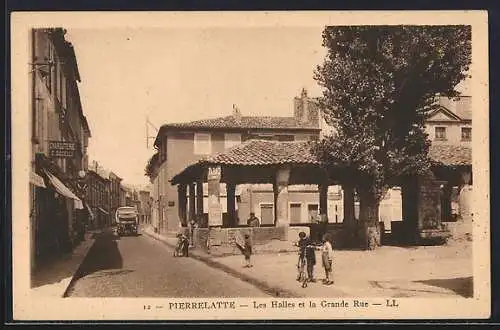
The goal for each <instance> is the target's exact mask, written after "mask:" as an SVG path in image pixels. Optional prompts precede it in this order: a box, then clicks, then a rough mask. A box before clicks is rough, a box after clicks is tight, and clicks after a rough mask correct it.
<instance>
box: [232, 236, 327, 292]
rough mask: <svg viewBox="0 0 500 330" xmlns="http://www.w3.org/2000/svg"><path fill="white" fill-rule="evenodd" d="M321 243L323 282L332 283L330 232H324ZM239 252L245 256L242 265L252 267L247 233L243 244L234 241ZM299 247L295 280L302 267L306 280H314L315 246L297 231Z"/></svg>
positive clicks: (298, 279)
mask: <svg viewBox="0 0 500 330" xmlns="http://www.w3.org/2000/svg"><path fill="white" fill-rule="evenodd" d="M322 241H323V244H322V246H321V261H322V265H323V269H324V270H325V278H324V279H323V284H325V285H332V284H333V283H334V281H333V276H332V272H333V248H332V243H331V241H332V239H331V236H330V234H328V233H326V234H324V235H323V237H322ZM236 246H237V247H238V248H239V250H240V251H241V253H242V254H243V255H244V257H245V264H244V266H243V267H246V268H250V267H252V266H253V265H252V262H251V255H252V243H251V240H250V236H249V235H248V234H245V235H244V244H242V245H240V244H238V243H236ZM297 246H298V247H299V260H298V264H297V269H298V273H299V274H298V276H297V281H301V280H303V276H304V274H305V273H304V268H305V269H306V270H307V278H306V279H305V281H306V282H316V279H315V278H314V266H315V265H316V246H315V245H314V244H313V242H312V240H311V239H310V238H309V237H307V235H306V233H304V232H300V233H299V241H298V243H297Z"/></svg>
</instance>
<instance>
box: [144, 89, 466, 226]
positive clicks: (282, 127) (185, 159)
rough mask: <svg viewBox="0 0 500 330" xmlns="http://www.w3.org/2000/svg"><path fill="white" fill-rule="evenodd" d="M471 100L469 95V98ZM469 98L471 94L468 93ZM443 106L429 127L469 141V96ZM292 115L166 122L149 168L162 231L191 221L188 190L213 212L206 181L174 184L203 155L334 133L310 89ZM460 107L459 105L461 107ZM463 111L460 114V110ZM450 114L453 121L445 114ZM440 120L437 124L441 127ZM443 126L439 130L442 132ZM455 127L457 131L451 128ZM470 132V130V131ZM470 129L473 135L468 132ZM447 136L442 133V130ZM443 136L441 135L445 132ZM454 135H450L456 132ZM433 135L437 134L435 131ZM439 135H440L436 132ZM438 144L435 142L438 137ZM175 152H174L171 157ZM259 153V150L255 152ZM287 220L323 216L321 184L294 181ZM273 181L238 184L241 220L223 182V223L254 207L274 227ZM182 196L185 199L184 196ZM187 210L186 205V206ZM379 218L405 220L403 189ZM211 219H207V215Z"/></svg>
mask: <svg viewBox="0 0 500 330" xmlns="http://www.w3.org/2000/svg"><path fill="white" fill-rule="evenodd" d="M465 99H467V98H465ZM469 99H470V98H469ZM439 102H440V105H441V106H440V108H439V109H438V110H437V111H436V112H435V113H433V114H431V116H430V117H429V122H428V124H427V127H426V129H427V131H428V132H434V131H435V130H436V127H445V131H448V132H450V133H449V135H450V140H448V141H441V140H440V138H438V139H437V140H439V141H438V143H444V142H447V143H451V144H456V143H459V144H467V141H466V140H467V137H468V136H470V127H471V120H470V117H467V116H466V114H467V113H468V112H470V101H467V100H466V101H462V103H460V100H459V101H458V103H460V105H458V106H457V105H456V104H457V101H452V100H448V99H447V98H440V99H439ZM293 109H294V111H293V117H244V116H242V115H241V113H240V112H239V110H238V109H237V108H234V109H233V114H232V115H231V116H227V117H222V118H216V119H209V120H199V121H194V122H189V123H182V124H168V125H164V126H162V127H161V129H160V131H159V133H158V136H157V138H156V141H155V146H156V147H157V150H158V152H157V153H156V154H155V155H153V157H152V158H151V160H150V162H149V165H148V169H147V172H148V173H149V175H150V178H151V182H152V184H153V189H152V192H151V196H152V198H153V201H154V202H153V209H152V224H153V226H154V227H155V228H156V229H157V230H158V231H159V232H161V233H163V232H170V231H175V230H178V228H179V226H180V225H185V223H184V224H182V222H183V221H184V222H185V221H186V220H189V218H190V215H187V216H186V215H183V214H179V211H178V209H179V208H178V203H179V200H180V199H179V196H180V195H179V194H182V195H183V194H186V195H187V196H188V197H187V198H186V199H187V203H188V205H187V209H188V210H191V211H189V212H188V213H189V214H194V212H193V210H194V209H197V208H201V207H202V208H203V210H204V214H205V218H207V217H208V214H207V212H208V211H207V210H208V207H207V205H208V189H207V182H204V183H202V182H198V183H196V184H195V185H194V186H192V187H187V188H186V191H185V192H184V191H182V192H179V191H177V187H175V186H172V185H171V183H170V180H171V179H172V177H173V176H174V175H176V174H178V173H180V172H181V171H183V170H184V169H185V168H186V167H187V166H189V165H191V164H193V163H194V162H196V161H197V160H199V159H200V158H202V157H206V156H208V155H214V154H217V153H221V152H223V151H225V150H227V149H228V148H231V147H232V146H235V145H238V144H241V143H242V142H244V141H247V140H251V139H260V140H278V141H307V140H316V139H319V138H321V136H322V135H323V134H329V133H330V132H331V131H332V128H331V127H329V126H328V125H327V124H326V122H325V121H324V119H323V118H322V115H321V112H320V111H319V108H318V106H317V103H316V100H315V99H314V98H310V97H308V95H307V92H306V91H305V90H303V91H302V93H301V95H300V96H299V97H295V98H294V99H293ZM457 109H458V110H457ZM457 113H458V114H457ZM443 114H446V115H447V116H448V117H447V118H449V119H448V120H443V118H442V117H441V116H442V115H443ZM436 125H437V126H436ZM456 127H459V129H461V130H462V131H461V134H458V136H459V137H460V135H462V138H461V139H458V140H457V139H456V136H457V134H456V132H455V131H454V130H456ZM440 130H441V129H438V130H437V131H440ZM452 131H453V132H454V133H453V134H452V133H451V132H452ZM467 132H468V133H467ZM468 134H469V135H468ZM440 136H442V135H440ZM440 136H439V137H440ZM452 136H453V137H454V139H451V137H452ZM430 138H431V139H433V138H432V135H431V134H430ZM434 140H436V138H435V137H434ZM433 144H434V141H433ZM171 155H174V156H171ZM255 157H256V158H258V157H259V155H258V154H256V155H255ZM198 185H200V186H202V187H203V188H202V190H203V194H204V198H203V205H199V206H198V205H193V206H191V207H190V206H189V201H190V200H191V201H192V200H193V199H190V198H189V196H191V194H196V193H197V186H198ZM288 191H289V197H288V198H289V202H288V212H287V214H288V217H289V219H288V221H289V223H290V224H293V225H309V224H311V223H314V222H317V221H318V219H319V213H320V205H319V197H318V196H319V194H318V186H317V185H295V186H289V188H288ZM273 196H274V194H273V185H272V184H247V185H237V186H236V191H235V206H236V217H237V220H236V222H231V221H230V220H229V219H228V218H227V213H226V212H227V210H226V205H227V200H226V198H227V190H226V187H225V184H223V183H221V184H220V204H221V208H222V213H223V227H231V226H245V225H246V220H247V218H248V216H249V214H250V212H253V213H255V215H256V216H257V217H258V218H259V219H260V221H261V225H262V226H274V221H275V213H276V212H277V210H275V202H274V200H273V198H274V197H273ZM327 196H328V198H327V199H328V200H327V209H328V210H327V219H328V222H330V223H342V222H343V220H344V217H345V213H344V209H343V207H344V199H345V198H346V196H345V192H344V191H343V190H342V187H341V186H330V187H328V194H327ZM181 200H184V198H182V199H181ZM181 209H183V207H181ZM358 216H359V200H358V199H357V196H356V195H354V218H356V219H357V218H358ZM379 217H380V221H381V222H383V223H384V226H385V228H386V229H387V230H390V228H391V223H392V222H393V221H401V220H402V217H403V216H402V193H401V189H400V187H393V189H390V190H389V191H388V192H387V194H386V195H385V196H384V198H383V199H382V201H381V203H380V210H379ZM205 222H206V219H205Z"/></svg>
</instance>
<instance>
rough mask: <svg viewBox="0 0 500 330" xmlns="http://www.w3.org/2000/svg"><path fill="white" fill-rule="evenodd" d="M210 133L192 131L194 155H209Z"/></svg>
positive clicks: (210, 150) (210, 149)
mask: <svg viewBox="0 0 500 330" xmlns="http://www.w3.org/2000/svg"><path fill="white" fill-rule="evenodd" d="M210 142H211V140H210V133H194V153H195V155H209V154H210V153H211V152H212V148H211V143H210Z"/></svg>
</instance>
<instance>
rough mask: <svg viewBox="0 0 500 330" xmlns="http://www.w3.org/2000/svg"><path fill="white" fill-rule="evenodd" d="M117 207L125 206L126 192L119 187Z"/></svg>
mask: <svg viewBox="0 0 500 330" xmlns="http://www.w3.org/2000/svg"><path fill="white" fill-rule="evenodd" d="M119 198H120V200H119V202H118V207H121V206H127V190H126V189H125V188H124V187H123V186H120V191H119Z"/></svg>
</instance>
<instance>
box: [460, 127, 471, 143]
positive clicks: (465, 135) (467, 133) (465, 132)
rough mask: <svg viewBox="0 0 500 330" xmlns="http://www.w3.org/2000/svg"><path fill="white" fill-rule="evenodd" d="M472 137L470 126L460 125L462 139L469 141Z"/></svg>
mask: <svg viewBox="0 0 500 330" xmlns="http://www.w3.org/2000/svg"><path fill="white" fill-rule="evenodd" d="M471 139H472V128H470V127H462V141H470V140H471Z"/></svg>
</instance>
